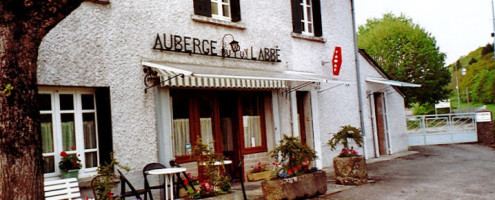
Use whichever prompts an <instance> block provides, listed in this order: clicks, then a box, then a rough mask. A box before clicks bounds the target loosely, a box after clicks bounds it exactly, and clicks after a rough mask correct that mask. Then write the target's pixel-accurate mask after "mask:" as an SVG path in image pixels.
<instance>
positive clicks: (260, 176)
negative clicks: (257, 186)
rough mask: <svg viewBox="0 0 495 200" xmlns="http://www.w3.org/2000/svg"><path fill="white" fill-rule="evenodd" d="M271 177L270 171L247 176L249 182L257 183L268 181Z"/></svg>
mask: <svg viewBox="0 0 495 200" xmlns="http://www.w3.org/2000/svg"><path fill="white" fill-rule="evenodd" d="M271 175H272V172H271V171H264V172H256V173H249V174H248V175H247V176H248V180H249V181H259V180H268V179H270V177H271Z"/></svg>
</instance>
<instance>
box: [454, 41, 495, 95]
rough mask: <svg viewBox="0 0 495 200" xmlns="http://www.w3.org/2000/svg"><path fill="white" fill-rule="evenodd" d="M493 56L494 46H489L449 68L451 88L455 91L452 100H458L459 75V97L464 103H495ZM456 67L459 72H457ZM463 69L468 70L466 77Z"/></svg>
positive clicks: (477, 50) (460, 59)
mask: <svg viewBox="0 0 495 200" xmlns="http://www.w3.org/2000/svg"><path fill="white" fill-rule="evenodd" d="M493 55H494V54H493V46H491V45H489V44H488V45H487V46H485V47H480V48H478V49H476V50H474V51H472V52H470V53H469V54H468V55H466V56H463V57H461V58H459V60H457V62H456V63H453V64H451V65H449V66H448V67H449V69H450V71H451V72H452V80H451V83H450V86H449V87H450V88H451V89H452V91H453V92H452V94H451V97H452V98H451V99H457V91H456V88H455V85H456V84H455V83H456V82H455V81H456V75H457V78H458V81H459V82H458V85H459V96H460V100H461V101H462V102H467V101H468V100H469V102H471V103H473V104H494V103H495V60H494V59H495V58H492V57H493ZM456 66H457V71H455V68H456ZM463 68H465V69H466V74H465V75H462V74H461V72H462V69H463Z"/></svg>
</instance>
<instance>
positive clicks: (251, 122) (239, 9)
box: [38, 0, 407, 182]
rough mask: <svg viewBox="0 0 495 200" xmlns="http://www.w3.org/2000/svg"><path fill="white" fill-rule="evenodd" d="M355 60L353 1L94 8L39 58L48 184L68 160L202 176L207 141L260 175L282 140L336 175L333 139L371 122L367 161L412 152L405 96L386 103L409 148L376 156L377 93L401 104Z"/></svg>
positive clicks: (80, 13) (89, 166)
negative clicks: (195, 152)
mask: <svg viewBox="0 0 495 200" xmlns="http://www.w3.org/2000/svg"><path fill="white" fill-rule="evenodd" d="M357 57H358V54H357V51H356V45H355V38H354V29H353V9H352V1H320V0H304V1H301V0H293V1H281V0H275V1H242V0H222V1H219V0H206V1H205V0H189V1H184V0H170V1H156V0H150V1H146V2H145V3H143V2H141V1H130V0H114V1H111V2H110V4H109V5H104V6H102V5H98V4H93V3H89V2H84V3H83V4H82V5H81V6H80V7H79V8H78V9H76V10H75V11H74V12H73V13H71V14H70V15H69V16H68V17H67V18H66V19H64V20H63V21H62V22H61V23H60V24H58V25H57V26H56V27H55V28H54V29H53V30H52V31H50V33H49V34H48V35H47V36H46V37H45V38H44V40H43V42H42V44H41V46H40V50H39V62H38V65H39V67H38V84H39V85H40V87H39V93H40V107H41V116H42V134H43V157H44V161H45V177H47V178H50V177H58V175H59V173H60V170H59V169H58V167H57V163H58V161H59V160H60V152H62V151H66V152H67V153H69V154H78V155H79V156H80V158H81V160H82V162H83V169H81V171H80V174H79V175H80V177H83V178H84V177H91V176H93V175H94V174H96V167H97V166H98V164H101V163H104V162H105V161H108V160H109V159H110V152H114V157H115V158H117V159H118V160H119V161H120V162H121V163H122V164H123V165H125V166H128V167H130V168H131V171H130V172H129V174H128V175H129V176H130V177H131V179H132V180H135V182H142V181H141V178H142V177H141V176H142V175H141V170H142V168H143V167H144V165H146V164H147V163H151V162H160V163H163V164H165V165H168V163H169V161H170V160H176V161H177V162H178V163H180V164H181V165H182V166H185V167H187V168H188V172H191V173H192V174H196V173H197V166H196V164H195V162H193V160H191V158H190V156H189V154H190V151H191V147H192V146H193V145H195V144H196V142H197V141H198V140H197V139H198V138H201V140H202V142H203V143H206V144H208V145H209V146H210V147H211V148H212V149H214V150H215V152H222V153H223V154H224V155H225V156H227V157H228V158H229V159H231V160H232V161H233V163H235V164H236V163H238V162H239V161H241V160H243V161H244V171H248V170H250V166H251V165H254V164H255V163H258V162H267V163H272V162H273V160H272V159H271V158H269V157H268V156H267V152H268V151H270V150H271V149H273V148H274V147H275V146H276V145H277V144H278V140H280V139H281V138H282V135H283V134H287V135H294V136H299V137H300V138H301V140H302V141H303V142H304V143H305V144H307V145H308V146H310V147H311V148H314V149H315V150H316V152H317V155H318V157H319V158H318V160H316V161H315V162H314V163H313V164H314V165H315V166H316V167H318V168H322V167H329V166H331V165H332V158H333V157H334V156H336V155H337V154H338V153H339V152H333V151H330V148H329V147H328V145H327V144H326V143H327V141H328V140H329V139H330V138H331V137H332V133H334V132H337V131H338V130H339V128H340V126H343V125H352V126H356V127H361V122H362V120H361V119H363V122H364V123H362V124H364V125H365V127H364V128H363V129H364V130H365V135H366V134H368V135H366V139H367V140H366V141H367V146H366V147H365V149H358V150H361V151H362V150H365V153H366V156H367V157H369V158H371V157H376V156H379V155H383V154H389V153H394V152H398V151H403V150H407V137H404V136H403V133H405V120H403V121H402V122H400V119H401V118H404V117H403V116H402V115H403V109H404V107H403V106H404V104H403V97H402V96H401V95H397V94H399V93H394V94H392V95H391V97H387V98H385V97H381V98H385V99H386V100H387V110H388V112H387V114H392V113H394V114H397V115H399V117H396V116H389V117H387V118H386V119H384V120H389V123H387V126H388V130H389V131H388V133H391V134H395V133H396V131H397V132H399V133H400V134H399V135H398V136H390V138H391V140H387V141H395V137H398V138H397V140H400V141H401V142H393V143H390V142H389V143H387V145H385V146H386V147H387V148H388V149H387V150H385V152H380V154H377V153H375V150H376V149H377V148H375V147H374V145H375V143H373V141H374V140H375V139H374V138H375V137H374V136H373V134H372V132H369V133H368V130H373V124H372V121H371V120H370V118H369V116H371V115H372V114H371V113H372V112H375V111H372V110H370V108H371V104H370V102H371V101H369V98H376V96H380V95H382V96H390V95H389V93H387V92H385V93H383V92H382V89H383V88H385V87H389V86H388V84H387V83H385V84H383V83H379V84H378V85H376V83H370V82H368V81H366V80H364V79H362V80H361V82H359V81H358V80H357V78H358V77H359V76H358V74H357V71H356V70H357V67H356V65H357V63H358V62H359V63H364V61H365V60H363V58H361V57H360V58H359V59H360V60H359V61H358V58H357ZM361 61H363V62H361ZM336 66H338V67H337V68H336ZM363 68H364V69H365V70H362V72H361V73H371V74H373V73H375V74H374V75H380V74H379V73H377V72H376V70H375V69H374V68H373V67H372V66H368V65H366V66H363ZM373 70H375V71H373ZM363 76H364V75H363ZM359 84H362V87H361V90H359V88H360V87H358V86H359ZM369 84H371V85H369ZM367 85H369V87H368V86H367ZM378 87H382V88H378ZM363 88H364V89H363ZM390 90H391V91H392V92H393V91H396V90H395V89H393V88H392V89H390ZM359 91H361V95H358V94H359ZM367 91H376V92H373V93H371V94H375V96H372V95H369V94H368V93H367ZM360 96H361V97H362V99H361V100H362V101H361V102H365V103H364V105H361V104H362V103H361V104H360V101H359V97H360ZM397 102H398V103H397ZM361 109H363V114H361V112H360V111H361ZM390 120H393V121H390ZM395 124H400V125H397V127H396V125H395ZM402 125H404V126H402ZM387 126H386V127H387ZM402 129H404V130H402ZM372 136H373V137H372ZM403 140H406V142H403ZM375 146H376V145H375ZM378 149H379V148H378Z"/></svg>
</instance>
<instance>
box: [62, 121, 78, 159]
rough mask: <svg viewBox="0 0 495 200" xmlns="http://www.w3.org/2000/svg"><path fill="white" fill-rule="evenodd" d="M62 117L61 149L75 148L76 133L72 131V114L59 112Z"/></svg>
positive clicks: (69, 149)
mask: <svg viewBox="0 0 495 200" xmlns="http://www.w3.org/2000/svg"><path fill="white" fill-rule="evenodd" d="M60 116H61V118H62V150H63V151H71V150H75V149H76V133H75V131H74V114H72V113H70V114H61V115H60Z"/></svg>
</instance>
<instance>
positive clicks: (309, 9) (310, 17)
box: [307, 7, 313, 22]
mask: <svg viewBox="0 0 495 200" xmlns="http://www.w3.org/2000/svg"><path fill="white" fill-rule="evenodd" d="M307 11H308V21H309V22H312V21H313V19H312V16H313V14H312V13H311V7H308V8H307Z"/></svg>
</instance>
